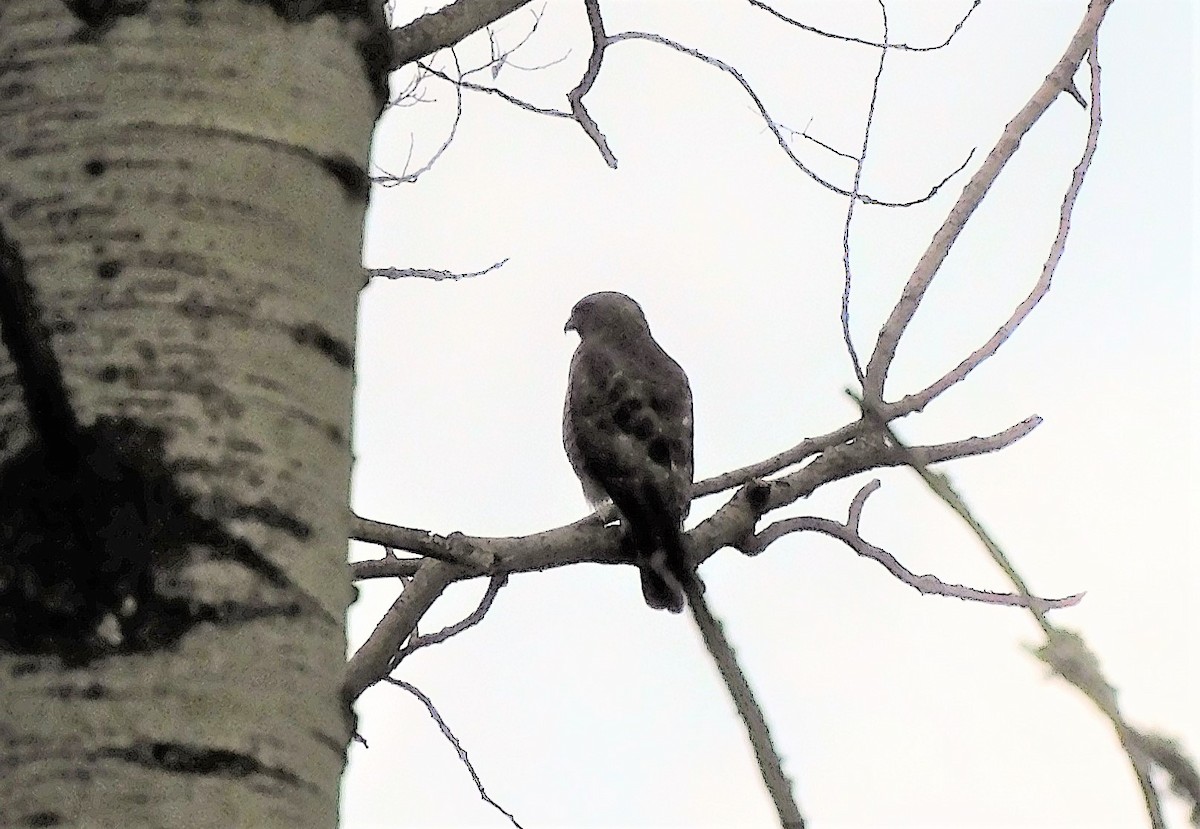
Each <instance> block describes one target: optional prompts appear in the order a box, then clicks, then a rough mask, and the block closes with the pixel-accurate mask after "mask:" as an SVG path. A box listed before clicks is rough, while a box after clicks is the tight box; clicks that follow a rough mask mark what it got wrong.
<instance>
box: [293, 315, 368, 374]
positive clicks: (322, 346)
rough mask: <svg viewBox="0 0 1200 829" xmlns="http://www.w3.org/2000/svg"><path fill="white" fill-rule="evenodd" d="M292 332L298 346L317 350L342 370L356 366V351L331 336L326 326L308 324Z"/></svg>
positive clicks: (297, 327) (294, 328) (294, 327)
mask: <svg viewBox="0 0 1200 829" xmlns="http://www.w3.org/2000/svg"><path fill="white" fill-rule="evenodd" d="M291 331H292V339H293V340H294V341H295V342H296V344H297V345H305V346H309V347H311V348H315V349H316V350H317V351H319V352H321V353H322V354H324V355H325V356H326V357H328V358H329V359H330V360H333V362H334V363H336V364H337V365H338V366H339V367H341V368H350V367H352V366H353V365H354V351H353V350H352V349H351V347H350V346H349V344H347V343H346V342H345V341H344V340H340V339H338V338H337V337H335V336H333V335H332V334H330V333H329V331H328V330H326V328H325V327H324V326H322V325H319V324H318V323H315V322H306V323H304V324H302V325H296V326H293V327H292V329H291Z"/></svg>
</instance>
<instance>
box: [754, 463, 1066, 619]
mask: <svg viewBox="0 0 1200 829" xmlns="http://www.w3.org/2000/svg"><path fill="white" fill-rule="evenodd" d="M879 485H880V484H879V481H878V480H873V481H871V482H870V483H868V484H867V485H866V486H864V487H863V488H862V489H860V490H859V491H858V494H857V495H855V496H854V502H853V503H852V504H851V506H850V514H849V517H848V518H847V520H846V523H844V524H840V523H838V522H837V521H832V520H830V519H828V518H818V517H816V516H810V515H806V516H799V517H796V518H785V519H782V520H780V521H776V522H774V523H773V524H771V525H770V526H768V527H767V528H766V529H764V530H763V531H762V532H760V533H757V534H756V535H755V536H754V537H753V538H752V539H749V540H748V541H747V542H746V543H745V544H744V545H743V547H742V550H743V552H745V553H746V554H747V555H758V554H759V553H761V552H762V551H763V550H765V549H766V548H767V547H768V546H769V545H771V544H773V543H774V542H775V541H777V540H779V539H780V538H782V537H783V536H785V535H788V534H789V533H796V532H816V533H821V534H822V535H827V536H829V537H830V538H836V539H837V540H838V541H840V542H842V543H843V544H845V545H846V546H847V547H849V548H850V549H851V550H853V551H854V552H856V553H858V554H859V555H860V556H863V557H864V558H869V559H871V560H872V561H877V562H879V563H880V564H881V565H883V567H884V569H886V570H887V571H888V572H889V573H891V574H892V575H893V576H895V577H896V578H897V579H899V580H900V581H901V582H903V583H904V584H907V585H908V586H909V587H912V588H913V589H915V590H917V591H918V592H920V593H923V594H925V595H934V596H950V597H953V598H956V599H962V600H964V601H974V602H980V603H982V604H992V605H1004V606H1008V607H1029V606H1030V605H1031V604H1037V605H1039V606H1040V608H1041V609H1042V610H1043V611H1046V610H1055V609H1059V608H1064V607H1073V606H1075V605H1077V604H1079V602H1080V600H1082V599H1083V595H1084V594H1083V593H1075V594H1074V595H1071V596H1066V597H1064V598H1061V599H1045V598H1041V597H1038V596H1029V595H1022V594H1019V593H997V592H995V591H992V590H980V589H977V588H974V587H965V586H963V585H961V584H949V583H947V582H944V581H942V580H941V579H939V578H938V577H937V576H933V575H929V574H926V575H917V574H916V573H913V572H912V571H911V570H909V569H908V568H906V567H905V566H904V565H903V564H901V563H900V562H899V561H898V560H897V559H896V557H895V556H893V555H892V554H891V553H889V552H887V551H886V550H884V549H882V548H880V547H876V546H875V545H874V544H871V543H870V542H868V541H866V540H865V539H864V538H863V537H862V536H861V535H859V531H858V524H859V519H860V517H861V513H862V508H863V504H864V503H865V502H866V500H867V496H868V495H870V494H871V493H872V492H874V491H875V490H877V489H878V488H879Z"/></svg>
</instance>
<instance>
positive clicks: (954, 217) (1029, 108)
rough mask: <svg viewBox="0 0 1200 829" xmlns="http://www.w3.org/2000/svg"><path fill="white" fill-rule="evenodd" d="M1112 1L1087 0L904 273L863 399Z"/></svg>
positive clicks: (879, 382) (877, 392)
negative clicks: (1066, 39) (1061, 46)
mask: <svg viewBox="0 0 1200 829" xmlns="http://www.w3.org/2000/svg"><path fill="white" fill-rule="evenodd" d="M1111 3H1112V0H1092V2H1091V5H1090V6H1089V7H1088V11H1087V14H1086V15H1085V16H1084V19H1083V22H1082V23H1081V24H1080V26H1079V29H1078V30H1077V31H1076V32H1075V35H1074V36H1073V37H1072V38H1071V42H1070V44H1069V45H1068V46H1067V49H1066V52H1065V53H1064V54H1063V56H1062V58H1061V59H1060V60H1059V61H1058V64H1057V65H1056V66H1055V67H1054V69H1053V70H1052V71H1051V72H1050V74H1049V75H1048V76H1047V77H1046V80H1045V81H1044V82H1043V83H1042V85H1041V87H1039V89H1038V90H1037V92H1035V93H1034V95H1033V97H1032V98H1031V99H1030V100H1029V102H1028V103H1026V104H1025V106H1024V107H1022V108H1021V111H1020V112H1018V113H1017V115H1016V117H1015V118H1013V120H1012V121H1010V122H1009V123H1008V126H1006V127H1005V129H1004V134H1003V135H1002V136H1001V137H1000V140H999V141H998V142H997V143H996V146H995V147H993V148H992V151H991V152H990V153H989V154H988V157H987V158H986V159H985V160H984V162H983V166H981V167H980V168H979V170H978V171H977V172H976V173H975V175H974V176H972V177H971V180H970V181H969V182H968V183H967V186H966V187H965V188H963V192H962V194H961V195H960V196H959V197H958V201H957V202H956V203H955V205H954V207H953V208H951V210H950V213H949V214H948V215H947V216H946V220H945V221H944V222H943V223H942V226H941V227H940V228H938V230H937V232H936V233H935V234H934V236H933V239H932V241H931V242H930V244H929V247H928V248H927V249H926V251H925V253H924V254H923V255H922V256H921V259H920V261H918V262H917V265H916V268H915V269H914V270H913V273H912V276H910V277H909V280H908V284H906V285H905V286H904V290H903V292H902V293H901V295H900V298H899V300H898V301H897V302H896V306H895V307H894V308H893V309H892V313H891V315H890V316H889V317H888V319H887V322H885V323H884V325H883V328H882V329H881V330H880V332H879V338H878V340H877V341H876V343H875V350H874V351H873V352H872V354H871V359H870V361H869V362H868V364H867V382H866V384H865V385H864V388H863V391H864V395H865V398H866V399H867V400H868V401H872V402H873V404H878V403H879V402H880V401H882V399H883V386H884V381H885V380H886V379H887V373H888V369H889V368H890V367H891V364H892V360H893V359H894V358H895V356H896V348H897V346H898V345H899V342H900V337H901V336H902V335H903V333H904V331H905V329H906V328H907V327H908V324H909V322H911V321H912V318H913V315H914V314H916V312H917V306H918V305H919V304H920V302H921V299H922V298H923V297H924V295H925V291H926V290H927V289H928V288H929V284H930V282H931V281H932V280H933V277H934V275H936V274H937V272H938V269H939V268H940V267H941V264H942V262H943V261H945V258H946V256H947V254H948V253H949V251H950V246H951V245H952V244H953V243H954V240H955V239H957V238H958V234H959V233H961V232H962V229H963V227H964V226H965V225H966V223H967V220H968V219H969V218H970V217H971V214H972V213H974V212H975V208H977V207H978V206H979V204H980V202H981V201H982V200H983V197H984V195H985V194H986V193H987V191H988V190H989V189H990V188H991V186H992V183H993V182H994V181H995V180H996V178H997V177H998V176H999V175H1000V171H1001V170H1002V169H1004V165H1005V164H1007V163H1008V160H1009V159H1010V158H1012V156H1013V154H1014V153H1015V152H1016V151H1017V147H1018V146H1019V145H1020V143H1021V138H1022V137H1023V136H1024V135H1025V133H1027V132H1029V130H1030V129H1031V128H1032V127H1033V125H1034V124H1035V123H1036V122H1037V121H1038V119H1039V118H1041V116H1042V114H1043V113H1045V111H1046V110H1047V109H1048V108H1049V107H1050V104H1051V103H1053V102H1054V100H1055V99H1056V98H1057V97H1058V95H1059V93H1061V92H1062V91H1063V90H1065V89H1066V88H1067V84H1068V83H1069V82H1070V79H1071V78H1072V76H1074V74H1075V71H1076V70H1077V69H1078V68H1079V64H1080V62H1081V61H1082V60H1083V56H1084V55H1085V54H1086V53H1087V50H1088V46H1089V45H1090V44H1091V42H1092V41H1093V39H1094V38H1095V35H1096V31H1097V29H1098V28H1099V26H1100V22H1101V21H1102V20H1103V19H1104V14H1105V12H1106V11H1107V10H1108V7H1109V5H1111Z"/></svg>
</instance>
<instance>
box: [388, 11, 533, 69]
mask: <svg viewBox="0 0 1200 829" xmlns="http://www.w3.org/2000/svg"><path fill="white" fill-rule="evenodd" d="M528 2H529V0H455V2H453V3H451V4H450V5H449V6H446V7H444V8H441V9H438V10H437V11H435V12H430V13H429V14H423V15H421V16H420V17H418V18H417V19H416V20H414V21H413V22H411V23H409V24H407V25H405V26H401V27H400V28H398V29H393V30H392V50H393V55H392V68H393V69H396V68H399V67H401V66H404V65H405V64H408V63H412V62H413V61H415V60H420V59H422V58H427V57H429V56H430V55H432V54H433V53H434V52H438V51H441V50H442V49H447V48H449V47H451V46H455V45H456V44H458V43H459V42H460V41H461V40H463V38H465V37H467V36H468V35H471V34H474V33H475V32H477V31H479V30H480V29H483V28H485V27H487V26H490V25H491V24H493V23H495V22H496V21H497V20H499V19H500V18H502V17H504V16H505V15H506V14H509V13H511V12H513V11H516V10H517V9H519V8H521V6H524V5H525V4H526V3H528Z"/></svg>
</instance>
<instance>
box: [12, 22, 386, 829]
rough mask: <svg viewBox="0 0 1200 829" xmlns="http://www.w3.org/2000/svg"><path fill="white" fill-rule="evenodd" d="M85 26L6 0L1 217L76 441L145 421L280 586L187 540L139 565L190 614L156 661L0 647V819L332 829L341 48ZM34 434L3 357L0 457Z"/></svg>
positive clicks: (361, 82)
mask: <svg viewBox="0 0 1200 829" xmlns="http://www.w3.org/2000/svg"><path fill="white" fill-rule="evenodd" d="M83 29H84V27H83V26H82V24H80V23H79V22H78V21H77V20H76V19H75V18H74V17H73V16H72V15H71V13H70V12H69V11H68V10H67V8H66V7H64V5H63V4H62V3H60V2H55V1H54V0H0V87H2V88H3V91H2V93H0V159H3V166H2V168H0V222H2V223H3V225H4V228H5V230H6V232H7V233H8V235H9V237H10V238H12V239H14V240H16V241H17V242H18V243H19V245H20V246H21V248H22V251H23V254H24V261H25V265H26V268H27V270H28V276H29V281H30V282H31V283H32V285H33V287H34V290H35V291H36V300H37V303H38V306H39V309H40V314H41V319H42V321H43V322H44V323H45V324H46V325H48V326H49V327H50V328H51V329H52V330H53V331H54V336H53V343H52V344H53V349H54V351H55V353H56V354H57V356H58V359H59V361H60V362H61V364H62V368H63V373H64V376H65V380H66V383H67V386H68V388H69V390H70V394H71V399H72V405H73V407H74V411H75V412H76V414H77V416H78V418H79V420H80V422H81V423H82V424H84V425H87V424H89V423H91V422H93V421H94V420H95V419H96V418H97V417H100V416H120V417H127V418H132V419H134V420H136V421H138V422H140V423H144V424H146V425H147V426H153V427H158V428H160V429H162V430H163V431H164V432H165V433H166V435H167V438H168V440H167V443H166V454H167V455H168V462H169V464H170V467H171V469H172V470H173V471H174V472H175V473H176V478H177V480H178V481H179V482H180V483H181V484H182V485H183V486H184V487H185V489H187V490H188V491H190V492H193V493H196V495H197V497H198V501H197V504H198V512H199V513H200V514H201V515H203V516H206V517H210V518H214V519H217V520H218V521H219V522H220V523H221V525H222V526H223V527H224V528H225V529H227V530H228V531H229V532H230V533H231V534H232V535H234V536H236V537H238V538H240V539H244V540H246V541H248V542H249V544H250V545H251V546H252V547H253V549H254V550H255V551H256V552H257V553H258V554H259V555H261V556H262V557H264V558H265V559H266V560H268V561H269V562H271V563H272V564H273V565H274V566H275V567H277V568H278V569H279V570H281V571H282V572H283V574H284V575H285V577H286V580H287V581H288V582H289V584H288V585H286V586H274V585H271V584H270V583H268V581H266V580H265V579H264V578H263V577H262V576H261V575H258V574H256V573H254V572H253V571H252V570H251V569H248V568H247V567H245V566H242V565H241V564H239V563H237V562H234V561H230V560H228V558H227V557H225V556H224V555H223V553H224V552H226V551H222V550H215V549H210V548H205V547H204V546H203V545H200V544H194V545H191V546H190V547H189V548H188V549H187V550H186V551H185V558H184V562H183V565H182V566H181V567H175V568H172V569H170V570H169V571H167V570H164V571H162V572H158V573H157V579H158V581H157V585H156V589H158V590H161V591H162V592H164V593H170V594H172V595H177V596H184V597H187V598H188V599H190V600H191V601H192V604H193V607H194V608H196V609H197V612H198V613H201V614H204V613H207V616H208V617H210V618H209V620H207V621H200V622H198V623H197V624H195V625H194V626H192V627H191V628H190V629H189V630H188V631H187V633H186V634H185V635H184V636H183V637H182V638H181V639H180V640H179V641H178V642H177V643H175V645H174V646H173V647H170V648H157V649H156V648H151V649H147V650H143V651H142V652H129V650H130V649H129V648H128V647H116V648H114V649H113V650H112V652H110V653H108V654H106V655H104V656H103V657H102V658H96V659H93V660H91V661H90V662H88V663H87V664H84V665H80V666H75V667H70V666H67V665H65V664H64V663H63V662H62V661H61V660H60V659H59V658H58V657H57V656H56V655H54V654H53V653H34V654H29V653H24V654H21V653H12V652H0V825H4V826H11V825H44V826H51V825H64V826H66V825H70V826H122V827H128V826H188V827H204V826H214V827H216V826H220V827H230V826H255V827H271V826H287V827H302V826H332V825H334V824H335V822H336V816H337V792H338V785H339V777H340V774H341V771H342V765H343V759H344V749H345V746H346V743H347V740H348V736H349V721H348V718H347V715H346V708H345V706H344V704H343V702H342V698H341V695H340V688H341V680H342V674H343V666H344V656H345V644H344V639H343V619H344V614H345V608H346V606H347V603H348V602H349V600H350V595H351V589H350V580H349V576H348V572H347V568H346V564H345V552H346V527H347V520H348V512H347V509H346V504H347V502H348V491H349V476H350V460H351V458H350V443H349V441H350V407H351V394H352V380H353V377H352V370H353V366H352V353H353V343H354V328H355V306H356V299H357V294H358V290H359V288H360V287H361V283H362V276H361V270H360V268H359V249H360V236H361V225H362V218H363V210H364V207H365V196H364V195H363V194H362V193H361V192H359V193H354V192H353V188H347V187H346V186H345V182H344V181H343V180H340V179H339V177H338V176H336V175H333V174H331V172H330V166H329V165H328V164H327V163H326V161H327V160H329V159H339V160H346V161H352V162H353V163H356V164H358V165H365V162H366V157H367V146H368V142H369V138H370V130H371V127H372V124H373V122H374V118H375V115H376V113H377V107H378V101H377V99H376V98H375V95H374V93H373V91H372V88H371V85H370V84H369V82H368V79H367V71H366V69H365V68H364V63H363V61H362V59H361V56H360V54H359V52H358V51H357V48H356V38H357V37H358V36H360V35H361V34H362V30H361V28H360V27H359V26H358V24H352V23H345V22H339V21H337V20H335V19H334V18H333V17H331V16H325V17H321V18H317V19H315V20H311V21H306V22H288V21H284V20H282V19H281V18H280V17H278V16H277V15H275V14H274V13H273V12H272V11H271V10H270V9H269V8H268V7H267V6H265V5H255V4H250V3H245V2H241V1H240V0H206V2H204V3H185V2H182V1H180V2H176V1H175V0H153V2H151V3H149V4H148V5H147V6H146V8H145V9H144V10H142V11H140V12H137V13H134V14H133V15H132V16H127V17H119V18H117V19H116V20H115V21H113V22H112V24H111V25H110V26H108V27H106V28H105V29H104V30H102V31H99V32H93V33H91V35H90V36H89V37H87V38H80V37H78V36H77V35H78V33H79V32H80V31H81V30H83ZM351 167H353V164H351ZM29 437H30V429H29V428H28V415H27V412H26V411H25V407H24V401H23V397H22V394H21V391H20V389H19V388H18V387H17V385H16V381H15V379H14V374H13V371H12V365H11V363H10V362H9V359H8V356H7V355H6V354H5V353H3V350H0V462H3V461H4V460H6V459H9V458H11V457H12V456H13V455H14V454H15V453H16V452H18V451H19V450H20V449H21V448H22V447H23V446H24V445H25V444H26V443H27V442H28V440H29ZM11 484H12V482H6V485H11ZM155 552H156V553H157V552H158V551H155ZM2 555H3V550H0V556H2ZM217 608H221V609H223V610H225V611H228V612H226V613H224V615H222V614H221V613H217V612H216V611H215V609H217ZM296 608H299V609H298V610H297V609H296ZM11 644H12V643H9V645H11ZM0 650H5V651H11V650H13V648H12V647H8V648H3V649H0ZM18 650H19V649H18Z"/></svg>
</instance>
